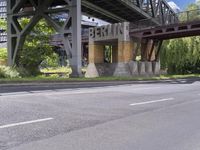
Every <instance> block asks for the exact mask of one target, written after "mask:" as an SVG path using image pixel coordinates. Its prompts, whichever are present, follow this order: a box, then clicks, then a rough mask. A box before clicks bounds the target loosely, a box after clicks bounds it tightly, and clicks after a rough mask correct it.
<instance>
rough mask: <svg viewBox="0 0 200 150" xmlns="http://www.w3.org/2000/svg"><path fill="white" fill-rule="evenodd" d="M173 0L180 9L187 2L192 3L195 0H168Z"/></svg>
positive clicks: (182, 8) (184, 6)
mask: <svg viewBox="0 0 200 150" xmlns="http://www.w3.org/2000/svg"><path fill="white" fill-rule="evenodd" d="M169 1H173V2H174V3H176V4H177V6H178V7H179V8H180V9H181V10H184V8H186V6H187V5H188V4H191V3H194V2H195V1H196V0H168V2H169Z"/></svg>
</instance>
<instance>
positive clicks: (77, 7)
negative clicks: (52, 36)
mask: <svg viewBox="0 0 200 150" xmlns="http://www.w3.org/2000/svg"><path fill="white" fill-rule="evenodd" d="M71 9H72V12H71V13H72V14H71V15H72V26H71V27H72V52H71V53H72V59H70V65H71V68H72V74H71V76H72V77H79V76H82V73H81V68H82V63H81V61H82V56H81V17H82V15H81V0H72V8H71Z"/></svg>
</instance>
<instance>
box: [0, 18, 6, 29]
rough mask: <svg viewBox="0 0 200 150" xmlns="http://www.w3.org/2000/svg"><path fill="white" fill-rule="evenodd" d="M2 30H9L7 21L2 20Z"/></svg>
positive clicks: (0, 25)
mask: <svg viewBox="0 0 200 150" xmlns="http://www.w3.org/2000/svg"><path fill="white" fill-rule="evenodd" d="M0 29H3V30H6V29H7V22H6V20H5V19H2V18H0Z"/></svg>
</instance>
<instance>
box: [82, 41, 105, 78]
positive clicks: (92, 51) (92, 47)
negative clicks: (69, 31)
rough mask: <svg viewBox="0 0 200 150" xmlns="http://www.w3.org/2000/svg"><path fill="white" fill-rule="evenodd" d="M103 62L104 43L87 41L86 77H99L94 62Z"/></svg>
mask: <svg viewBox="0 0 200 150" xmlns="http://www.w3.org/2000/svg"><path fill="white" fill-rule="evenodd" d="M100 63H104V45H103V44H100V43H96V42H90V43H89V65H88V67H87V70H86V74H85V77H86V78H95V77H99V72H98V70H97V67H96V64H100Z"/></svg>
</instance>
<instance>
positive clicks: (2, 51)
mask: <svg viewBox="0 0 200 150" xmlns="http://www.w3.org/2000/svg"><path fill="white" fill-rule="evenodd" d="M0 59H3V60H6V59H7V49H6V48H0Z"/></svg>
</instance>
